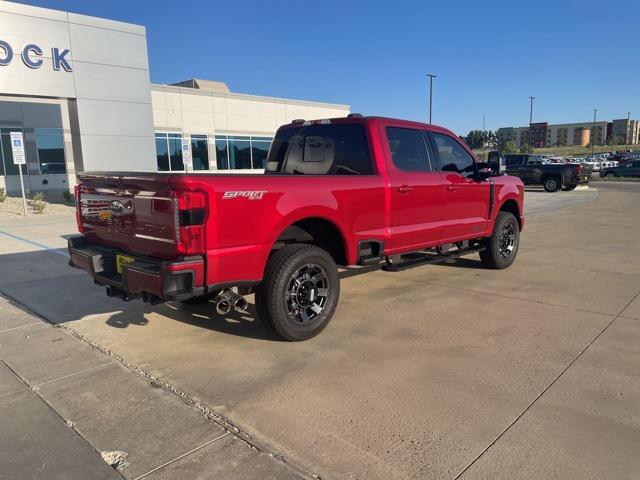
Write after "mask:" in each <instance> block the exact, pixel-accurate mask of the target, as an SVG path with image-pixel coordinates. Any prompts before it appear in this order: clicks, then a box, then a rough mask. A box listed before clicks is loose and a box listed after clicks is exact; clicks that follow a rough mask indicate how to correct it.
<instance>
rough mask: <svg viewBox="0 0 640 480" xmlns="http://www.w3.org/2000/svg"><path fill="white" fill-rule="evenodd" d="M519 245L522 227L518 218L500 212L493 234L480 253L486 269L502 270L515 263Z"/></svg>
mask: <svg viewBox="0 0 640 480" xmlns="http://www.w3.org/2000/svg"><path fill="white" fill-rule="evenodd" d="M519 245H520V227H519V225H518V221H517V220H516V217H514V216H513V214H512V213H509V212H500V213H498V217H497V218H496V223H495V224H494V226H493V233H492V234H491V236H490V237H489V238H487V239H486V240H485V247H486V248H485V249H484V250H481V251H480V259H481V260H482V263H483V264H484V265H485V266H486V267H489V268H493V269H498V270H502V269H504V268H507V267H510V266H511V264H512V263H513V262H514V261H515V259H516V255H517V254H518V247H519Z"/></svg>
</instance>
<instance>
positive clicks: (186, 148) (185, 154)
mask: <svg viewBox="0 0 640 480" xmlns="http://www.w3.org/2000/svg"><path fill="white" fill-rule="evenodd" d="M182 162H183V163H184V169H185V171H188V170H189V168H190V169H191V170H193V157H192V156H191V140H189V139H188V138H183V139H182Z"/></svg>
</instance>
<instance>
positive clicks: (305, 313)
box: [256, 244, 340, 341]
mask: <svg viewBox="0 0 640 480" xmlns="http://www.w3.org/2000/svg"><path fill="white" fill-rule="evenodd" d="M339 297H340V280H339V278H338V268H337V267H336V264H335V262H334V261H333V258H332V257H331V256H330V255H329V254H328V253H327V252H326V251H325V250H322V249H321V248H318V247H316V246H314V245H306V244H293V245H287V246H285V247H283V248H281V249H280V250H278V251H276V252H275V253H274V254H273V255H272V256H271V258H270V259H269V262H268V264H267V268H266V271H265V276H264V280H263V282H262V284H261V285H260V286H259V287H258V289H257V290H256V311H257V313H258V317H259V318H260V320H261V321H262V323H263V324H264V325H265V327H267V328H268V329H270V330H273V331H274V332H275V333H276V334H277V335H278V336H280V337H281V338H283V339H285V340H289V341H300V340H307V339H309V338H312V337H315V336H316V335H318V334H319V333H320V332H321V331H322V330H324V328H325V327H326V326H327V324H328V323H329V321H330V320H331V318H332V317H333V314H334V312H335V310H336V306H337V305H338V299H339Z"/></svg>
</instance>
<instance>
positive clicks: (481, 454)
mask: <svg viewBox="0 0 640 480" xmlns="http://www.w3.org/2000/svg"><path fill="white" fill-rule="evenodd" d="M638 296H640V290H639V291H638V292H637V293H636V294H635V295H634V296H633V297H632V298H631V300H629V302H628V303H627V304H626V305H625V306H624V307H623V308H622V310H620V312H618V313H617V314H616V315H615V316H614V317H613V318H612V319H611V320H610V321H609V322H608V323H607V324H606V325H605V326H604V328H603V329H602V330H600V332H599V333H598V334H597V335H596V336H595V337H594V338H593V339H592V340H591V341H590V342H589V343H588V344H587V345H586V346H585V347H584V348H583V349H582V350H580V352H578V354H577V355H576V356H575V357H574V358H573V360H571V361H570V362H569V363H568V364H567V365H566V366H565V367H564V368H563V369H562V370H561V371H560V373H559V374H558V375H556V377H555V378H554V379H553V380H552V381H551V383H549V385H547V386H546V387H545V388H544V389H543V390H542V391H541V392H540V393H539V394H538V395H537V396H536V397H535V398H534V399H533V401H531V403H529V405H527V407H526V408H525V409H524V410H523V411H522V412H520V414H519V415H518V416H517V417H516V418H514V419H513V421H511V423H510V424H509V425H507V427H506V428H505V429H504V430H503V431H502V432H500V434H499V435H498V436H497V437H496V438H495V439H493V441H492V442H491V443H489V445H487V446H486V447H485V448H484V449H483V450H482V451H481V452H480V453H479V454H478V455H477V456H476V457H475V458H474V459H473V460H472V461H471V462H470V463H469V464H468V465H467V466H466V467H464V469H463V470H462V471H461V472H460V473H458V474H457V475H456V476H455V478H454V480H458V479H459V478H460V477H461V476H462V475H464V473H465V472H466V471H467V470H469V468H471V466H472V465H473V464H474V463H476V462H477V461H478V460H479V459H480V458H481V457H482V456H483V455H484V454H485V453H486V452H487V451H488V450H489V449H490V448H491V447H493V446H494V445H495V444H496V443H497V442H498V440H500V439H501V438H502V437H503V436H504V434H505V433H507V431H509V430H510V429H511V427H513V426H514V425H515V424H516V423H517V422H518V420H520V419H521V418H522V417H523V416H524V414H526V413H527V412H528V411H529V410H530V409H531V407H533V405H534V404H535V403H536V402H537V401H538V400H539V399H540V398H541V397H542V396H543V395H544V394H545V393H547V391H548V390H549V389H550V388H551V387H552V386H553V385H555V383H556V382H557V381H558V380H559V379H560V377H562V375H564V373H565V372H566V371H567V370H568V369H569V368H570V367H571V366H572V365H573V364H574V363H575V362H576V361H577V360H578V359H579V358H580V357H581V356H582V354H583V353H584V352H586V351H587V349H588V348H589V347H590V346H591V345H593V344H594V343H595V342H596V341H597V340H598V339H599V338H600V336H602V334H603V333H604V332H606V331H607V329H608V328H609V327H610V326H611V325H612V324H613V322H614V321H616V320H617V319H618V318H620V317H621V316H622V312H624V311H625V310H626V309H627V307H628V306H629V305H631V303H633V301H634V300H635V299H636V298H638Z"/></svg>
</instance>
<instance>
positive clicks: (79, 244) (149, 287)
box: [68, 235, 205, 303]
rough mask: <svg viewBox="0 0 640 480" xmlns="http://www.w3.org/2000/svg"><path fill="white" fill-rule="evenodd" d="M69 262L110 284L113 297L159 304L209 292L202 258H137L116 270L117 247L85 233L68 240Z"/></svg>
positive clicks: (97, 280)
mask: <svg viewBox="0 0 640 480" xmlns="http://www.w3.org/2000/svg"><path fill="white" fill-rule="evenodd" d="M68 247H69V256H70V259H69V265H71V266H72V267H76V268H81V269H83V270H85V271H87V272H88V273H89V275H91V276H92V277H93V279H94V281H95V283H96V284H98V285H102V286H105V287H107V294H108V295H109V296H115V297H120V298H122V299H124V300H129V299H132V298H139V297H142V299H143V300H144V301H147V302H150V303H158V302H162V301H167V300H186V299H188V298H192V297H197V296H199V295H203V294H204V293H205V287H204V271H205V264H204V259H203V258H202V257H189V258H184V259H181V260H179V261H162V260H159V259H153V258H147V257H137V256H135V255H129V254H126V252H122V254H123V255H127V256H129V257H133V258H134V261H133V262H131V263H129V264H127V265H123V266H122V273H118V272H117V270H116V255H117V254H119V253H121V252H119V251H117V250H116V249H114V248H111V247H106V246H104V245H96V244H91V243H88V242H87V241H86V240H85V238H84V236H83V235H73V236H71V237H69V240H68Z"/></svg>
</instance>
